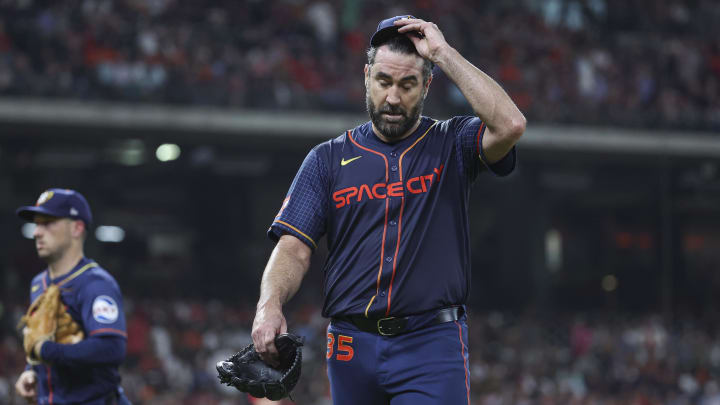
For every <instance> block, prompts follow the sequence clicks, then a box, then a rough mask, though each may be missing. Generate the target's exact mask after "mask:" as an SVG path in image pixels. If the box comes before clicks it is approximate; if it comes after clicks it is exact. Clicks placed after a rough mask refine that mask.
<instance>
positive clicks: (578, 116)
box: [0, 0, 720, 130]
mask: <svg viewBox="0 0 720 405" xmlns="http://www.w3.org/2000/svg"><path fill="white" fill-rule="evenodd" d="M481 4H482V5H481V6H480V5H479V3H476V2H468V1H463V0H401V1H396V2H393V3H392V5H391V6H388V4H387V3H385V2H382V1H379V0H367V1H363V0H343V1H329V0H275V1H271V2H266V1H260V0H248V1H236V0H213V1H203V2H198V1H189V0H81V1H73V0H0V95H3V96H31V97H44V98H48V97H50V98H74V99H84V100H117V101H126V102H148V103H172V104H185V105H207V106H231V107H241V108H260V109H282V110H288V109H296V110H310V109H313V110H325V111H352V112H358V113H359V112H361V111H362V109H363V108H364V103H363V102H364V97H363V96H364V88H363V80H362V67H363V64H364V63H365V60H366V58H365V51H366V48H367V46H368V41H369V37H370V34H371V33H372V32H373V31H374V29H375V26H376V24H377V23H378V21H380V20H381V19H383V18H387V17H389V16H393V15H399V14H406V13H411V14H413V15H416V16H418V17H421V18H425V19H428V20H432V21H434V22H436V23H437V24H438V25H439V26H440V28H441V29H442V30H443V32H444V34H445V36H446V38H447V40H448V42H449V43H450V44H451V45H453V46H454V47H456V48H457V49H458V50H459V51H460V52H461V53H462V54H464V55H465V56H466V57H467V58H468V59H469V60H470V61H472V62H473V63H475V64H476V65H477V66H478V67H480V68H481V69H483V70H484V71H486V72H487V73H489V74H490V75H492V76H493V77H495V78H496V79H498V80H499V81H500V83H502V85H503V86H504V87H505V88H506V90H507V91H508V92H509V93H510V94H511V96H512V97H513V99H514V100H515V101H516V103H517V104H518V105H519V107H520V108H521V110H522V111H523V112H525V113H526V115H527V116H528V118H529V119H530V120H532V121H534V122H540V121H543V122H558V123H584V124H591V125H597V124H602V125H623V126H630V127H650V128H657V127H664V128H687V129H704V130H717V129H720V28H719V26H718V24H717V21H720V3H719V2H717V1H716V0H654V1H651V2H647V1H640V0H631V1H629V0H508V1H485V2H482V3H481ZM468 108H469V107H468V105H467V104H466V102H465V101H464V98H463V96H462V94H460V92H459V91H458V90H457V88H456V87H455V86H454V85H452V84H451V83H450V82H449V81H448V80H447V78H445V77H443V75H442V74H441V73H440V72H437V71H436V80H435V81H434V83H433V86H432V89H431V91H430V96H429V101H428V110H429V112H431V113H433V114H436V115H442V116H448V115H457V114H460V113H464V112H467V111H468Z"/></svg>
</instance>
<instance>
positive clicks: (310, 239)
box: [275, 219, 317, 249]
mask: <svg viewBox="0 0 720 405" xmlns="http://www.w3.org/2000/svg"><path fill="white" fill-rule="evenodd" d="M275 222H277V223H278V224H283V225H285V226H287V227H288V228H290V229H292V230H293V231H295V232H297V233H299V234H300V235H302V236H304V237H305V238H307V240H309V241H310V243H312V244H313V246H315V249H317V243H315V241H314V240H312V238H311V237H309V236H307V235H306V234H305V232H303V231H301V230H299V229H297V228H295V227H294V226H292V225H290V224H288V223H287V222H285V221H278V220H277V219H276V220H275Z"/></svg>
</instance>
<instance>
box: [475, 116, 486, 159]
mask: <svg viewBox="0 0 720 405" xmlns="http://www.w3.org/2000/svg"><path fill="white" fill-rule="evenodd" d="M483 129H485V123H484V122H483V123H481V124H480V129H478V133H477V142H475V144H476V149H477V155H478V157H480V135H481V134H482V133H483ZM480 158H481V157H480ZM481 159H482V158H481ZM483 163H484V162H483Z"/></svg>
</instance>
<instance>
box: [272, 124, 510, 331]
mask: <svg viewBox="0 0 720 405" xmlns="http://www.w3.org/2000/svg"><path fill="white" fill-rule="evenodd" d="M484 131H485V125H484V124H483V123H482V121H481V120H480V119H479V118H476V117H455V118H452V119H450V120H447V121H436V120H433V119H430V118H427V117H422V119H421V122H420V125H419V126H418V128H417V130H416V131H415V132H414V133H413V134H412V135H410V136H409V137H407V138H405V139H403V140H401V141H399V142H396V143H385V142H383V141H382V140H380V139H379V138H378V137H377V136H376V135H375V134H374V132H373V130H372V124H371V123H370V122H367V123H365V124H363V125H361V126H359V127H356V128H355V129H353V130H350V131H347V132H346V133H345V134H343V135H341V136H339V137H337V138H335V139H332V140H329V141H327V142H324V143H322V144H320V145H318V146H316V147H315V148H314V149H313V150H312V151H311V152H310V153H309V154H308V156H307V157H306V158H305V161H304V162H303V164H302V166H301V167H300V170H299V171H298V173H297V175H296V177H295V180H294V181H293V183H292V185H291V187H290V190H289V192H288V194H287V196H286V198H285V201H284V202H283V204H282V208H281V209H280V212H279V213H278V215H277V217H276V218H275V220H274V221H273V223H272V225H271V227H270V229H269V231H268V235H269V236H270V238H272V239H274V240H277V239H278V238H279V237H280V236H281V235H283V234H286V233H288V234H292V235H294V236H296V237H298V238H299V239H300V240H302V241H303V242H305V243H306V244H307V245H308V246H310V247H311V248H313V249H315V248H317V242H318V240H319V239H320V238H321V237H322V236H323V235H326V236H327V244H328V249H329V254H328V259H327V262H326V264H325V269H324V296H325V302H324V306H323V315H324V316H326V317H337V316H346V315H365V316H367V317H370V318H380V317H385V316H399V315H409V314H415V313H420V312H424V311H428V310H431V309H436V308H441V307H446V306H449V305H459V304H464V303H465V302H466V300H467V296H468V290H469V285H470V235H469V232H470V227H469V221H468V206H469V197H470V188H471V185H472V183H473V181H474V180H475V179H476V178H477V176H478V174H479V173H480V172H481V171H483V170H485V169H490V171H491V172H493V173H495V174H497V175H507V174H509V173H510V172H512V170H513V169H514V167H515V149H514V148H513V149H512V151H511V152H510V153H508V154H507V156H505V157H504V158H503V159H502V160H500V161H499V162H497V163H495V164H493V165H487V164H485V160H484V156H483V151H482V137H483V134H484Z"/></svg>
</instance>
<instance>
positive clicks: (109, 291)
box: [30, 258, 127, 404]
mask: <svg viewBox="0 0 720 405" xmlns="http://www.w3.org/2000/svg"><path fill="white" fill-rule="evenodd" d="M51 283H52V284H57V285H58V286H59V287H60V291H61V295H60V299H61V301H62V303H63V305H65V308H66V310H67V312H68V313H69V314H70V316H71V317H72V318H73V320H74V321H75V322H77V323H78V324H79V325H80V326H81V327H82V329H83V332H84V333H85V338H86V339H88V338H91V337H95V336H114V337H120V338H122V339H127V332H126V328H125V315H124V312H123V302H122V295H121V293H120V288H119V287H118V284H117V282H116V281H115V279H114V278H113V277H112V276H111V275H110V274H109V273H108V272H107V271H105V270H104V269H102V268H101V267H100V266H99V265H98V264H97V263H95V262H94V261H92V260H90V259H87V258H83V259H82V260H80V262H79V263H78V264H77V266H75V268H73V270H71V271H70V272H69V273H67V274H65V275H63V276H61V277H58V278H56V279H52V280H51V279H50V275H49V272H48V271H47V270H45V271H43V272H42V273H40V274H38V275H37V276H35V278H33V281H32V284H31V287H30V300H31V301H30V302H34V301H35V300H36V299H37V298H38V297H39V296H40V294H42V293H43V292H44V291H45V290H46V289H47V287H48V286H49V285H50V284H51ZM44 350H45V347H43V351H44ZM32 368H33V370H35V372H37V381H38V383H37V393H38V404H70V403H73V404H74V403H94V402H93V401H94V400H97V401H101V400H103V399H104V398H105V397H107V396H108V395H109V394H110V393H113V392H117V390H118V387H119V383H120V375H119V373H118V364H103V365H93V366H84V367H71V366H67V365H63V364H55V363H53V364H51V365H47V364H41V365H37V366H32ZM102 403H104V401H103V402H102Z"/></svg>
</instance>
